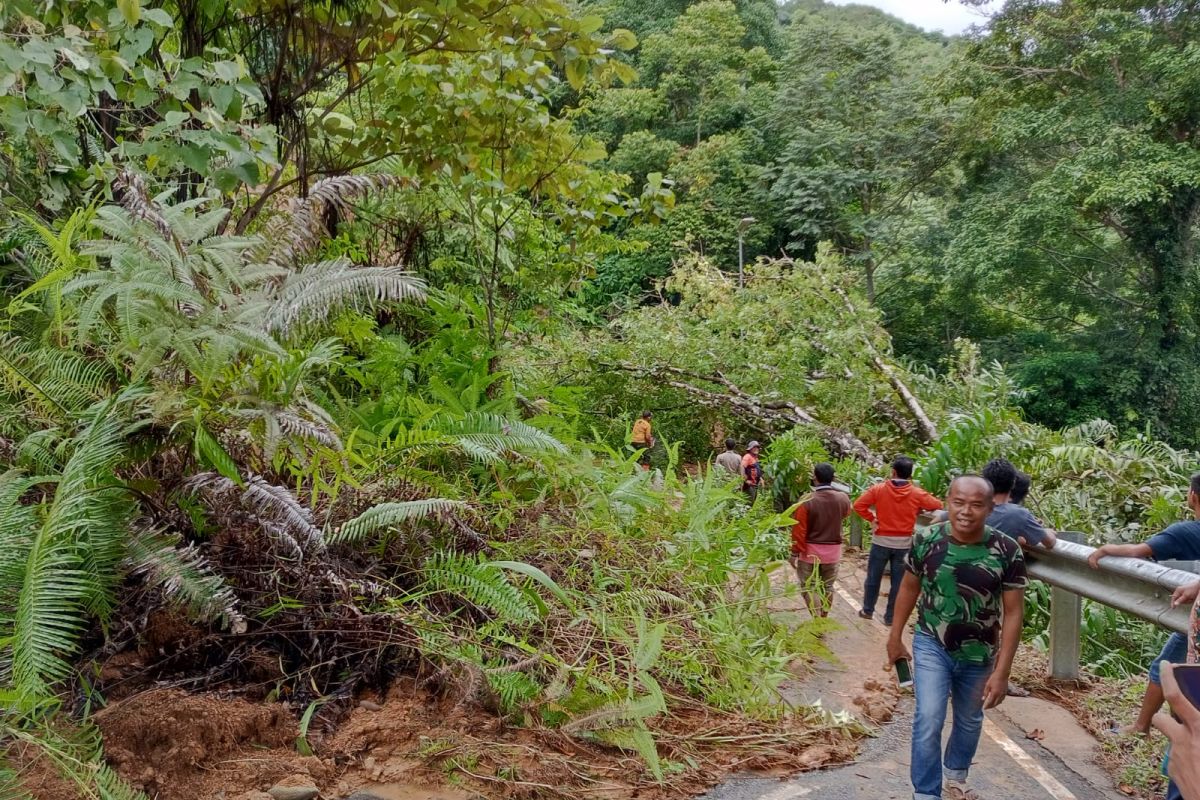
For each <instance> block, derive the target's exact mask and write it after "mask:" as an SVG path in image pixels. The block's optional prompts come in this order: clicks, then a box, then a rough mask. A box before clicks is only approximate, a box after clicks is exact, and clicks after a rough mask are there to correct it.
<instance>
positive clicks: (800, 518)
mask: <svg viewBox="0 0 1200 800" xmlns="http://www.w3.org/2000/svg"><path fill="white" fill-rule="evenodd" d="M792 518H793V519H795V520H796V524H795V525H793V526H792V555H794V556H801V555H804V554H805V553H806V552H808V506H805V505H801V506H799V507H798V508H797V509H796V511H795V512H794V513H793V514H792Z"/></svg>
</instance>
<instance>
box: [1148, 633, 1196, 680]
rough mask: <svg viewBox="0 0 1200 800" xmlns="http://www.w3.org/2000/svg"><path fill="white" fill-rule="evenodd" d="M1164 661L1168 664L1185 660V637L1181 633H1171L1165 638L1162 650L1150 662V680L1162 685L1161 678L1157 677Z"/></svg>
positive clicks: (1180, 662)
mask: <svg viewBox="0 0 1200 800" xmlns="http://www.w3.org/2000/svg"><path fill="white" fill-rule="evenodd" d="M1164 661H1166V662H1167V663H1168V664H1182V663H1184V662H1185V661H1187V637H1186V636H1184V635H1183V634H1182V633H1172V634H1171V636H1170V637H1169V638H1168V639H1167V643H1166V644H1164V645H1163V649H1162V652H1161V653H1159V654H1158V658H1156V659H1154V660H1153V661H1151V662H1150V682H1151V683H1154V684H1158V685H1159V686H1162V679H1161V678H1159V673H1160V670H1161V669H1162V663H1163V662H1164Z"/></svg>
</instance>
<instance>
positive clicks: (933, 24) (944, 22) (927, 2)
mask: <svg viewBox="0 0 1200 800" xmlns="http://www.w3.org/2000/svg"><path fill="white" fill-rule="evenodd" d="M829 2H832V3H833V4H834V5H839V6H845V5H850V4H851V3H855V4H857V5H864V6H875V7H876V8H882V9H883V10H884V11H886V12H888V13H889V14H891V15H893V16H896V17H899V18H900V19H902V20H904V21H906V22H911V23H912V24H913V25H919V26H920V27H922V28H925V29H926V30H930V31H941V32H942V33H947V34H954V33H962V32H963V31H964V30H966V29H967V27H968V26H970V25H973V24H977V23H980V22H982V21H983V19H984V16H983V15H984V9H987V8H991V9H996V8H999V7H1000V6H1001V5H1003V4H1002V3H999V2H994V3H990V4H988V5H987V6H982V7H972V6H964V5H962V4H961V3H959V2H958V1H957V0H949V2H944V0H829Z"/></svg>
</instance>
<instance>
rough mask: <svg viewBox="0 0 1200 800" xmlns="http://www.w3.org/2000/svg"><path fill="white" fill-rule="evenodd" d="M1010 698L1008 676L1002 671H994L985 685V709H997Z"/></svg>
mask: <svg viewBox="0 0 1200 800" xmlns="http://www.w3.org/2000/svg"><path fill="white" fill-rule="evenodd" d="M1007 696H1008V676H1007V675H1005V674H1004V673H1003V672H1001V671H1000V670H992V674H991V675H990V676H988V679H987V683H985V684H984V685H983V707H984V708H985V709H987V708H995V707H996V706H998V705H1000V704H1001V703H1003V702H1004V698H1005V697H1007Z"/></svg>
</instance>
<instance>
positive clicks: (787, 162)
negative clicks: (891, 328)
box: [765, 14, 948, 302]
mask: <svg viewBox="0 0 1200 800" xmlns="http://www.w3.org/2000/svg"><path fill="white" fill-rule="evenodd" d="M900 33H901V31H900V30H898V29H896V28H894V27H892V26H890V25H884V24H880V25H875V26H871V27H867V28H862V27H852V26H851V25H849V24H847V22H846V21H844V20H842V19H840V18H839V17H836V16H832V15H828V14H810V15H806V16H800V17H797V18H796V19H795V20H793V22H792V30H791V34H790V38H789V41H788V50H787V55H786V56H785V58H784V61H783V69H782V70H781V71H780V76H781V77H780V83H779V90H778V94H777V96H776V98H775V102H774V104H773V107H772V109H771V112H770V115H769V122H768V124H767V126H766V127H767V131H766V134H765V135H767V136H771V137H774V138H776V139H777V140H778V147H779V153H780V154H779V156H778V158H777V159H776V160H775V161H774V163H772V164H771V165H770V166H769V167H768V168H767V170H766V172H765V177H766V178H767V180H768V181H769V182H770V189H769V194H770V197H771V199H772V200H773V201H774V202H775V203H777V204H778V205H779V207H780V208H781V210H782V211H783V213H784V214H785V215H786V220H787V223H786V224H787V225H788V227H789V230H790V233H791V235H792V237H794V239H796V240H798V241H799V242H800V243H802V244H804V245H806V246H807V247H809V248H811V247H812V246H813V244H815V242H816V241H819V240H822V239H828V240H830V241H833V242H834V243H835V244H836V245H837V247H838V248H839V249H840V250H841V251H842V252H843V253H845V254H846V255H847V256H848V257H849V258H850V259H851V260H852V261H853V262H855V263H857V264H858V265H860V267H861V269H862V272H863V277H864V281H865V286H866V295H867V299H868V300H869V301H871V302H874V301H875V293H876V286H875V284H876V275H877V273H878V270H879V268H880V267H881V266H882V265H883V264H885V263H886V262H887V261H888V259H889V258H890V257H893V256H894V255H895V253H896V250H897V247H898V244H899V241H900V236H899V230H898V229H899V228H900V226H901V224H902V222H903V221H904V219H905V218H906V217H908V216H910V215H911V206H912V202H913V200H914V198H915V197H917V196H918V195H919V194H920V193H921V192H922V190H924V189H925V188H926V185H927V184H928V183H929V182H930V180H931V178H932V176H933V175H935V174H936V173H937V171H938V169H939V168H940V167H941V166H942V164H943V162H944V158H943V157H942V156H941V155H940V151H939V149H938V148H937V144H938V141H939V137H940V136H941V134H942V133H943V131H944V128H945V123H946V121H947V120H948V113H947V110H946V109H945V108H944V107H943V106H941V105H940V104H938V103H935V102H932V95H931V93H930V92H929V91H928V88H927V86H926V85H925V82H924V78H927V77H928V76H930V75H931V74H933V71H934V70H935V69H936V68H937V66H938V64H939V63H940V60H941V58H942V56H943V49H944V48H943V47H942V46H941V45H939V44H936V43H934V42H931V41H928V40H925V39H920V38H915V37H907V38H903V39H902V38H901V36H900Z"/></svg>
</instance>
